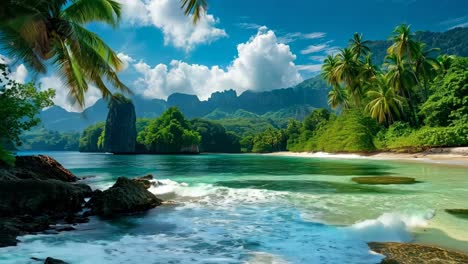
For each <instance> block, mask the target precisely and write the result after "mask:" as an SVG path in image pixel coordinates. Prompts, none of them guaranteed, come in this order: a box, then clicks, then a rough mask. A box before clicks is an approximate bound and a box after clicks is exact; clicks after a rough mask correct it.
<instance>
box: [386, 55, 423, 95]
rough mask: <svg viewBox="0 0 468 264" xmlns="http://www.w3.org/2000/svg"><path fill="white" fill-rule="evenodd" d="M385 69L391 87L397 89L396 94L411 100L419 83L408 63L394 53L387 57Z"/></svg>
mask: <svg viewBox="0 0 468 264" xmlns="http://www.w3.org/2000/svg"><path fill="white" fill-rule="evenodd" d="M384 67H385V68H386V70H387V77H388V82H389V84H390V86H391V87H393V89H395V92H397V93H398V94H400V95H402V96H404V97H406V98H408V99H409V98H410V97H411V95H412V93H413V92H414V91H413V88H414V86H415V85H416V83H417V81H416V79H415V76H414V74H413V73H412V72H411V71H410V68H411V66H410V65H409V64H408V62H407V61H405V60H403V59H401V58H400V57H399V56H398V55H396V54H393V53H392V54H390V55H387V56H386V57H385V63H384Z"/></svg>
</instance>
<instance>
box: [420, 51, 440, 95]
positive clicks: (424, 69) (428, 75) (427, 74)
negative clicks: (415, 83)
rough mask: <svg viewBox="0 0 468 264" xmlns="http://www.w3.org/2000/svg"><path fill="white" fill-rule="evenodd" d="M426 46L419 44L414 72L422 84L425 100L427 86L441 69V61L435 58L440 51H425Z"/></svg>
mask: <svg viewBox="0 0 468 264" xmlns="http://www.w3.org/2000/svg"><path fill="white" fill-rule="evenodd" d="M425 47H426V44H424V43H418V48H417V52H416V54H415V62H414V63H415V65H414V72H415V73H416V76H417V77H418V79H419V83H420V84H422V88H423V91H424V98H427V95H428V91H427V90H428V89H427V85H428V82H429V81H430V80H432V79H433V78H434V77H435V76H436V75H437V70H438V69H439V68H440V65H439V61H437V59H436V58H435V57H434V56H433V55H434V54H435V53H436V52H439V50H440V49H429V50H427V49H425Z"/></svg>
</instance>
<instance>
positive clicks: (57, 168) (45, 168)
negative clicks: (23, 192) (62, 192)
mask: <svg viewBox="0 0 468 264" xmlns="http://www.w3.org/2000/svg"><path fill="white" fill-rule="evenodd" d="M11 172H12V174H14V175H15V176H16V177H17V178H20V179H37V180H59V181H64V182H75V181H77V180H78V178H77V177H76V176H75V175H73V173H71V172H70V171H69V170H67V169H65V168H64V167H63V166H62V165H61V164H60V163H59V162H58V161H56V160H55V159H53V158H51V157H49V156H45V155H38V156H17V157H16V161H15V168H12V169H11Z"/></svg>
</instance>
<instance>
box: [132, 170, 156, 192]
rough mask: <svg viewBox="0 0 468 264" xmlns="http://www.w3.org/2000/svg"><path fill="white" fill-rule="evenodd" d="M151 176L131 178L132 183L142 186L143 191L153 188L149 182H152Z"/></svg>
mask: <svg viewBox="0 0 468 264" xmlns="http://www.w3.org/2000/svg"><path fill="white" fill-rule="evenodd" d="M153 179H154V178H153V175H152V174H148V175H146V176H142V177H137V178H133V180H134V181H136V182H138V183H140V184H142V185H143V187H145V189H149V188H150V187H151V186H153V183H152V182H151V180H153Z"/></svg>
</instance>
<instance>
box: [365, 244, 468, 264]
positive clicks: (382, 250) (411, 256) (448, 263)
mask: <svg viewBox="0 0 468 264" xmlns="http://www.w3.org/2000/svg"><path fill="white" fill-rule="evenodd" d="M368 244H369V247H370V248H371V250H372V251H374V252H377V253H379V254H382V255H384V256H385V258H384V259H383V260H382V262H381V263H382V264H420V263H434V264H435V263H444V264H455V263H468V255H467V254H464V253H461V252H456V251H450V250H446V249H442V248H438V247H433V246H425V245H419V244H405V243H396V242H385V243H381V242H371V243H368Z"/></svg>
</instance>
